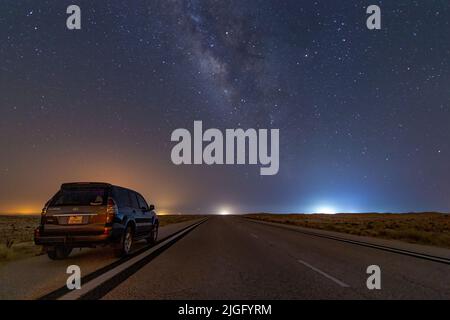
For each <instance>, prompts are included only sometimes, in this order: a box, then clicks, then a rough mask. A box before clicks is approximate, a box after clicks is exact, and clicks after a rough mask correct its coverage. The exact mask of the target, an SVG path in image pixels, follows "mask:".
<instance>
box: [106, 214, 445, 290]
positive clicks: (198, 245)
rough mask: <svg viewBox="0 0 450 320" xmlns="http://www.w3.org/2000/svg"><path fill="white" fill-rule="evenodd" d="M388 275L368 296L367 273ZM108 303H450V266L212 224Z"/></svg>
mask: <svg viewBox="0 0 450 320" xmlns="http://www.w3.org/2000/svg"><path fill="white" fill-rule="evenodd" d="M373 264H376V265H378V266H380V267H381V270H382V289H381V290H376V291H374V290H368V289H367V287H366V279H367V277H368V275H367V274H366V268H367V266H369V265H373ZM103 298H104V299H380V298H383V299H406V298H412V299H416V298H426V299H428V298H435V299H449V298H450V265H448V264H443V263H437V262H433V261H427V260H424V259H418V258H415V257H411V256H406V255H403V254H398V253H392V252H387V251H383V250H379V249H374V248H368V247H364V246H359V245H355V244H351V243H345V242H341V241H336V240H332V239H326V238H320V237H315V236H311V235H306V234H302V233H299V232H295V231H292V230H286V229H282V228H279V227H274V226H270V225H267V224H261V223H255V222H251V221H248V220H246V219H243V218H239V217H212V218H210V219H209V220H207V221H206V222H205V223H203V224H201V225H199V226H198V227H197V228H195V229H194V230H193V231H191V232H190V233H188V234H187V235H186V236H185V237H183V238H182V239H181V240H179V241H178V242H176V243H175V244H173V245H172V246H171V247H169V248H168V249H167V250H165V251H164V252H162V253H161V254H160V255H158V256H157V257H156V258H154V259H153V260H152V261H150V262H149V263H148V264H146V265H145V266H144V267H142V268H141V269H140V270H138V271H137V272H136V273H134V274H133V275H131V276H130V277H128V278H127V279H126V280H124V281H123V282H121V283H119V284H118V285H117V286H116V287H115V288H113V289H112V290H111V291H109V293H107V294H106V295H105V296H103Z"/></svg>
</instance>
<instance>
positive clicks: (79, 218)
mask: <svg viewBox="0 0 450 320" xmlns="http://www.w3.org/2000/svg"><path fill="white" fill-rule="evenodd" d="M68 223H69V224H81V223H83V216H71V217H69V222H68Z"/></svg>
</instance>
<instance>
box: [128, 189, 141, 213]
mask: <svg viewBox="0 0 450 320" xmlns="http://www.w3.org/2000/svg"><path fill="white" fill-rule="evenodd" d="M129 194H130V199H131V207H132V208H134V209H140V207H139V203H138V200H137V198H136V193H134V192H132V191H129Z"/></svg>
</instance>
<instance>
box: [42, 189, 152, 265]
mask: <svg viewBox="0 0 450 320" xmlns="http://www.w3.org/2000/svg"><path fill="white" fill-rule="evenodd" d="M154 210H155V206H154V205H152V204H151V205H148V204H147V202H146V201H145V199H144V197H142V196H141V195H140V194H139V193H137V192H135V191H133V190H130V189H126V188H122V187H119V186H114V185H111V184H109V183H100V182H77V183H64V184H62V185H61V189H60V190H59V191H58V193H56V194H55V195H54V196H53V198H51V199H50V200H49V201H48V202H47V203H46V204H45V207H44V209H43V210H42V216H41V223H40V225H39V227H38V228H37V229H36V230H35V232H34V242H35V244H37V245H43V246H44V248H45V250H46V252H47V254H48V257H49V258H50V259H53V260H56V259H64V258H66V257H67V256H68V255H69V254H70V252H71V251H72V249H73V248H81V247H95V246H97V245H100V244H102V245H105V244H111V245H113V246H114V248H115V253H116V255H117V256H124V255H127V254H129V253H130V251H131V246H132V244H133V241H136V240H141V239H146V240H147V242H148V243H155V242H156V239H157V237H158V226H159V222H158V217H157V215H156V213H155V211H154Z"/></svg>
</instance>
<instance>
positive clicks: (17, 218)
mask: <svg viewBox="0 0 450 320" xmlns="http://www.w3.org/2000/svg"><path fill="white" fill-rule="evenodd" d="M202 217H204V216H199V215H164V216H163V215H160V216H159V221H160V226H161V227H163V226H166V225H168V224H172V223H179V222H184V221H189V220H193V219H199V218H202ZM39 221H40V216H39V215H0V265H1V264H4V263H6V262H9V261H13V260H18V259H24V258H28V257H32V256H37V255H41V254H43V251H42V247H41V246H36V245H35V244H34V239H33V237H34V229H35V228H36V227H37V226H38V225H39Z"/></svg>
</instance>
